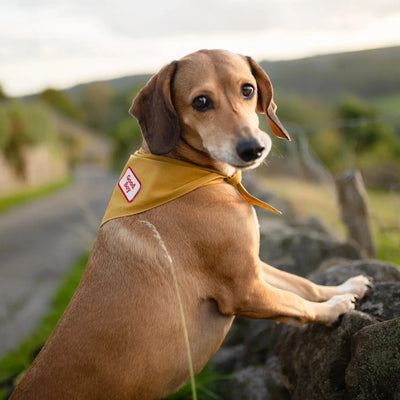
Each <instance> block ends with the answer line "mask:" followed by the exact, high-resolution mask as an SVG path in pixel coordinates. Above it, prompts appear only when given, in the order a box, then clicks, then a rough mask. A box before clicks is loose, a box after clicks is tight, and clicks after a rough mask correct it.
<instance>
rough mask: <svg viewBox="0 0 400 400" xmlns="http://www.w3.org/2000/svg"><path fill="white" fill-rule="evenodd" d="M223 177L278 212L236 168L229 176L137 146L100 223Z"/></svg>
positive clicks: (247, 196) (250, 198)
mask: <svg viewBox="0 0 400 400" xmlns="http://www.w3.org/2000/svg"><path fill="white" fill-rule="evenodd" d="M223 181H225V182H227V183H229V184H231V185H233V186H235V187H236V188H237V190H238V191H239V193H240V194H241V195H242V196H243V197H244V198H245V199H246V200H247V201H248V202H249V203H252V204H256V205H258V206H261V207H264V208H267V209H268V210H272V211H274V212H276V213H277V214H281V212H280V211H278V210H277V209H276V208H274V207H272V206H270V205H269V204H267V203H264V202H262V201H261V200H259V199H257V198H256V197H254V196H252V195H251V194H249V193H248V192H247V191H246V189H245V188H244V187H243V185H242V184H241V173H240V171H238V172H236V173H235V174H234V175H233V176H231V177H229V176H226V175H223V174H221V173H220V172H218V171H216V170H213V169H208V168H202V167H199V166H197V165H195V164H191V163H188V162H185V161H180V160H176V159H174V158H169V157H163V156H156V155H153V154H149V153H145V152H144V151H143V150H139V151H137V152H136V153H135V154H134V155H133V156H131V157H130V158H129V160H128V162H127V164H126V165H125V168H124V170H123V172H122V174H121V176H120V178H119V180H118V184H117V185H116V187H115V189H114V192H113V194H112V195H111V199H110V202H109V204H108V206H107V209H106V212H105V214H104V217H103V220H102V222H101V225H103V224H105V223H106V222H108V221H110V220H111V219H114V218H120V217H123V216H127V215H133V214H138V213H141V212H143V211H147V210H150V209H151V208H154V207H157V206H159V205H161V204H164V203H167V202H168V201H171V200H173V199H176V198H177V197H180V196H182V195H184V194H186V193H189V192H191V191H192V190H194V189H196V188H198V187H201V186H205V185H209V184H214V183H221V182H223Z"/></svg>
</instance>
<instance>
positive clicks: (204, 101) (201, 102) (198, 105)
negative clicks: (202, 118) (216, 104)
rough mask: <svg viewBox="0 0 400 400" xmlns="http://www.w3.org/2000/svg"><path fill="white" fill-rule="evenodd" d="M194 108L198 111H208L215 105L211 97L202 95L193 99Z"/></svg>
mask: <svg viewBox="0 0 400 400" xmlns="http://www.w3.org/2000/svg"><path fill="white" fill-rule="evenodd" d="M192 107H193V108H194V109H195V110H197V111H207V110H209V109H210V108H212V107H213V103H212V101H211V99H210V98H209V97H207V96H204V95H200V96H197V97H195V98H194V99H193V102H192Z"/></svg>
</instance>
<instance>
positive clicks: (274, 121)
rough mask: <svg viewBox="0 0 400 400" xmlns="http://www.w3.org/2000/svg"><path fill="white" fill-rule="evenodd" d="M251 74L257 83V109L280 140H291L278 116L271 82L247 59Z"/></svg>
mask: <svg viewBox="0 0 400 400" xmlns="http://www.w3.org/2000/svg"><path fill="white" fill-rule="evenodd" d="M247 60H248V62H249V64H250V68H251V72H252V74H253V76H254V77H255V78H256V81H257V91H258V103H257V109H258V111H259V112H262V113H264V114H265V116H266V117H267V121H268V124H269V126H270V127H271V129H272V132H273V133H274V134H275V135H276V136H279V137H280V138H283V139H287V140H291V139H290V136H289V133H288V132H287V130H286V129H285V128H284V127H283V125H282V123H281V122H280V121H279V119H278V117H277V115H276V108H277V107H276V104H275V103H274V99H273V89H272V85H271V81H270V80H269V77H268V75H267V74H266V73H265V72H264V70H263V69H262V68H261V67H260V66H259V65H258V64H257V63H256V62H255V61H254V60H253V59H252V58H251V57H247Z"/></svg>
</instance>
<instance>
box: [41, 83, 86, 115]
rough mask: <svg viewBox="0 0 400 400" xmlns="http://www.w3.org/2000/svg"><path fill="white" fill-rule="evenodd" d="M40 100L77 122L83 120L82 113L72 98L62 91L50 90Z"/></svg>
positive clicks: (45, 91)
mask: <svg viewBox="0 0 400 400" xmlns="http://www.w3.org/2000/svg"><path fill="white" fill-rule="evenodd" d="M39 99H40V100H42V101H43V102H45V103H47V104H49V105H50V106H51V107H53V108H54V109H56V110H57V111H59V112H61V113H62V114H64V115H66V116H67V117H69V118H72V119H74V120H77V121H81V120H82V111H81V109H80V108H79V107H78V106H77V105H75V104H74V103H73V102H72V100H71V98H70V97H69V96H68V95H67V94H66V93H65V92H64V91H62V90H57V89H52V88H48V89H45V90H44V91H43V92H42V93H41V94H40V95H39Z"/></svg>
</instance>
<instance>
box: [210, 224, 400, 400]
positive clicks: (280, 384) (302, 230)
mask: <svg viewBox="0 0 400 400" xmlns="http://www.w3.org/2000/svg"><path fill="white" fill-rule="evenodd" d="M260 228H261V254H262V259H263V260H264V261H266V262H268V263H270V264H272V265H275V266H279V267H280V268H281V269H285V270H287V271H290V272H292V273H296V274H298V275H302V276H306V277H308V278H309V279H311V280H312V281H314V282H316V283H319V284H324V285H336V284H340V283H342V282H344V281H345V280H346V279H348V278H349V277H351V276H355V275H359V274H364V275H366V276H368V277H370V278H372V279H373V282H374V286H373V288H372V289H371V290H370V292H369V293H368V294H367V295H366V296H365V297H364V298H363V299H362V300H361V301H359V302H358V304H357V305H356V311H353V312H350V313H347V314H345V315H344V316H343V317H341V318H340V319H339V321H337V322H336V323H335V324H334V325H333V326H325V325H322V324H311V325H308V326H304V327H294V326H290V325H286V324H279V323H276V322H273V321H268V320H252V319H236V320H235V322H234V324H233V326H232V328H231V331H230V332H229V334H228V337H227V338H226V340H225V342H224V344H223V346H222V348H221V349H220V350H219V352H218V353H217V354H216V356H215V357H214V359H213V363H214V368H215V370H216V371H217V372H218V373H222V374H230V375H231V376H232V378H231V379H230V381H229V383H223V384H221V386H220V390H219V394H220V396H221V398H223V399H229V400H236V399H237V400H239V399H240V400H268V399H270V400H289V399H293V400H305V399H306V400H314V399H315V400H334V399H335V400H336V399H337V400H374V399H377V400H379V399H382V400H389V399H400V268H399V267H398V266H396V265H394V264H391V263H387V262H383V261H378V260H367V259H361V256H360V252H359V251H358V249H357V247H356V246H355V245H354V244H353V243H347V242H343V241H341V240H339V239H337V238H335V237H334V236H333V235H332V234H330V233H329V232H328V231H327V230H326V229H325V228H324V227H323V225H322V224H321V222H320V221H318V220H316V219H315V218H308V219H298V218H294V217H291V218H290V219H288V220H287V221H284V220H283V219H282V218H281V219H269V218H263V219H261V221H260Z"/></svg>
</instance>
